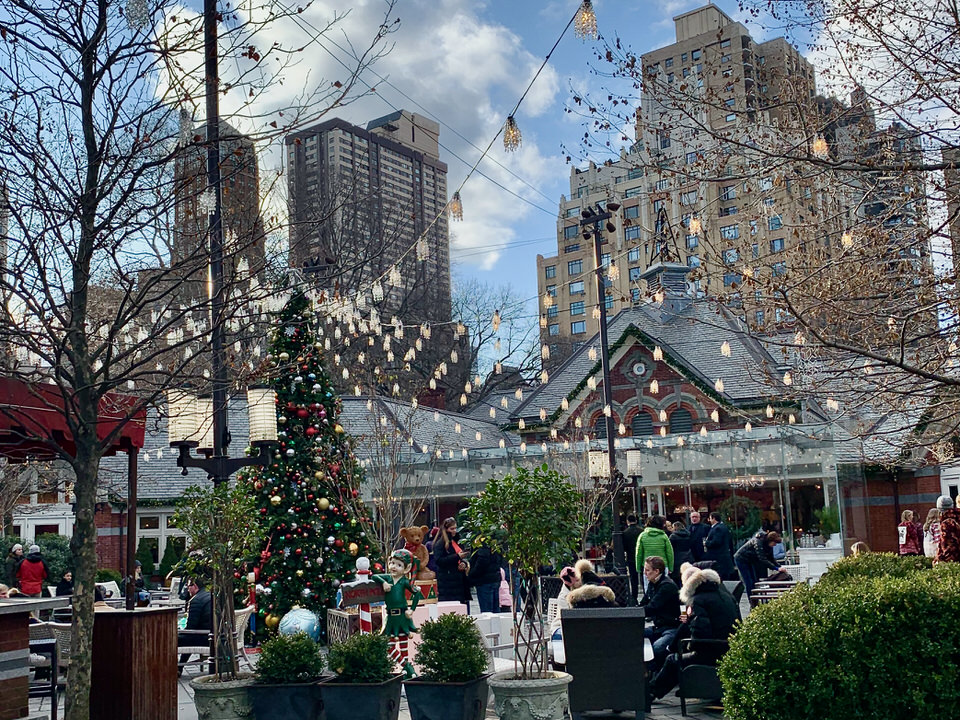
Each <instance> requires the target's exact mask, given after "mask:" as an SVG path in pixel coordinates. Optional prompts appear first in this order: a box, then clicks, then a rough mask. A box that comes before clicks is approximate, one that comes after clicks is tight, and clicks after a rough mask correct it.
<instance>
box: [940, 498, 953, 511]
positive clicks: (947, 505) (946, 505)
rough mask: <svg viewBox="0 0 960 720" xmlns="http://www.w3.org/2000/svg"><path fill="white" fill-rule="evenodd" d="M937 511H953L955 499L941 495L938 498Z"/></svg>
mask: <svg viewBox="0 0 960 720" xmlns="http://www.w3.org/2000/svg"><path fill="white" fill-rule="evenodd" d="M937 510H953V498H952V497H950V496H949V495H941V496H940V497H938V498H937Z"/></svg>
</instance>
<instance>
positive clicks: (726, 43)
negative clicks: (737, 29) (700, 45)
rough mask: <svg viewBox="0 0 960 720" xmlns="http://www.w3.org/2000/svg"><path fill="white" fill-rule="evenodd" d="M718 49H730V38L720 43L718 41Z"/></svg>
mask: <svg viewBox="0 0 960 720" xmlns="http://www.w3.org/2000/svg"><path fill="white" fill-rule="evenodd" d="M720 47H721V48H728V47H730V38H727V39H726V40H721V41H720Z"/></svg>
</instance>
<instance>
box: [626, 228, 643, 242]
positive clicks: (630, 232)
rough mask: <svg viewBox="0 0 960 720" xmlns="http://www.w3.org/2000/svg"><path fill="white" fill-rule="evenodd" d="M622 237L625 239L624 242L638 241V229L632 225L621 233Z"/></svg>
mask: <svg viewBox="0 0 960 720" xmlns="http://www.w3.org/2000/svg"><path fill="white" fill-rule="evenodd" d="M623 237H624V239H626V240H639V239H640V227H639V226H637V225H633V226H631V227H628V228H626V229H625V230H624V231H623Z"/></svg>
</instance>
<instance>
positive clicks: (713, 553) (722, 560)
mask: <svg viewBox="0 0 960 720" xmlns="http://www.w3.org/2000/svg"><path fill="white" fill-rule="evenodd" d="M707 522H709V523H710V532H708V533H707V538H706V540H704V541H703V545H704V549H705V552H704V555H703V559H704V560H709V561H711V562H713V564H714V565H713V569H714V570H716V571H717V574H718V575H719V576H720V579H721V580H736V578H737V570H736V568H735V567H734V564H733V551H732V547H733V539H732V537H731V535H730V528H728V527H727V524H726V523H725V522H723V518H721V517H720V513H718V512H712V513H710V517H709V518H708V519H707Z"/></svg>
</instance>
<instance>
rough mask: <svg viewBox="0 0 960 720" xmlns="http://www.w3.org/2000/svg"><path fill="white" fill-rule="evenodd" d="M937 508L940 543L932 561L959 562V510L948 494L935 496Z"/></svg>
mask: <svg viewBox="0 0 960 720" xmlns="http://www.w3.org/2000/svg"><path fill="white" fill-rule="evenodd" d="M937 510H939V511H940V544H939V545H937V554H936V555H934V556H933V562H934V564H936V563H941V562H960V510H958V509H957V508H956V507H954V502H953V498H952V497H950V496H949V495H941V496H940V497H939V498H937Z"/></svg>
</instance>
